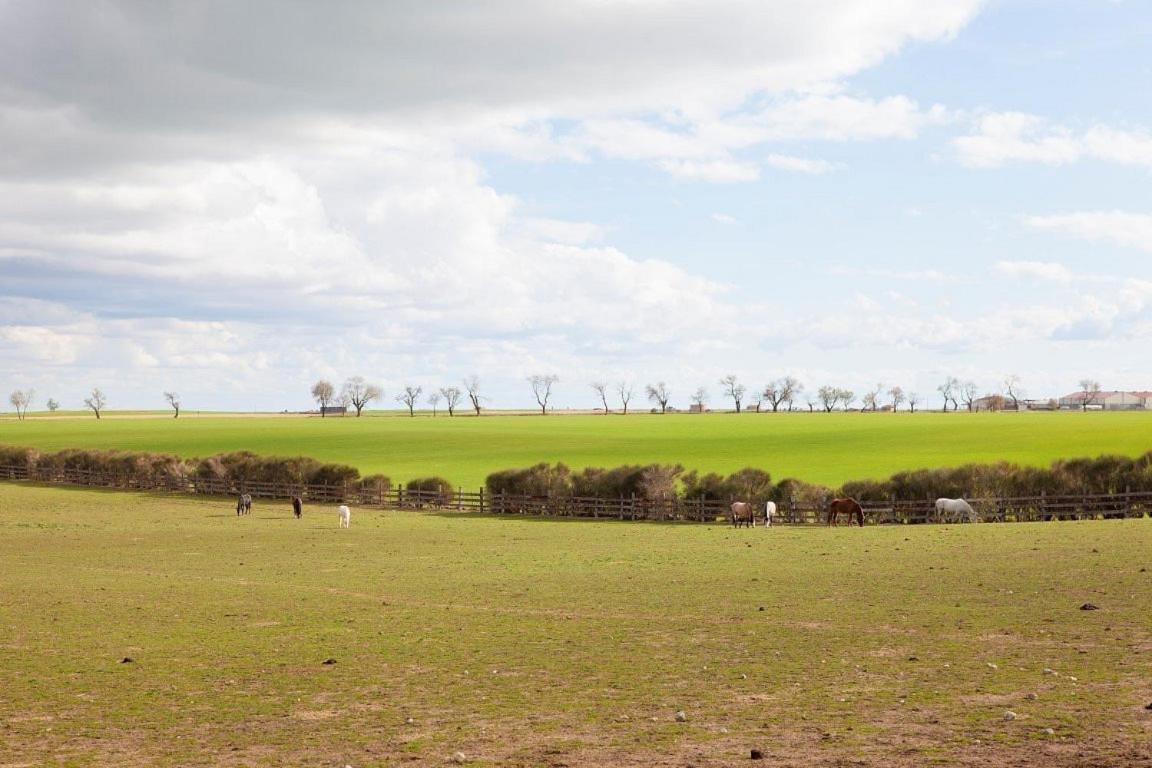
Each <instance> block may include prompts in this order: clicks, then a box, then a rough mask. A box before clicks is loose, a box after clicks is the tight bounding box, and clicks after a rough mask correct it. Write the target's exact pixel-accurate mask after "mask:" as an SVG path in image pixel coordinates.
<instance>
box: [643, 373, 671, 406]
mask: <svg viewBox="0 0 1152 768" xmlns="http://www.w3.org/2000/svg"><path fill="white" fill-rule="evenodd" d="M644 392H645V393H646V394H647V395H648V400H649V402H653V403H658V404H659V405H660V413H667V412H668V401H669V400H670V399H672V390H670V389H668V385H667V384H665V383H664V382H662V381H658V382H656V383H655V384H649V385H648V386H646V387H644Z"/></svg>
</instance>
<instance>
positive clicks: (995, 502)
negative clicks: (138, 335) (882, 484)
mask: <svg viewBox="0 0 1152 768" xmlns="http://www.w3.org/2000/svg"><path fill="white" fill-rule="evenodd" d="M0 480H7V481H24V482H35V483H47V484H57V485H71V486H83V487H86V488H112V489H120V490H137V491H164V492H171V493H186V494H201V495H209V496H230V495H237V494H240V493H248V494H251V495H252V496H253V497H254V498H263V499H288V498H291V497H292V496H295V495H299V496H300V497H301V498H302V499H304V500H305V501H306V502H309V503H313V504H335V503H348V504H357V505H360V506H368V507H379V508H382V509H418V510H433V511H456V512H468V513H478V514H492V515H534V516H544V517H590V518H597V519H612V520H668V521H671V520H685V521H696V522H713V521H716V520H724V519H727V516H728V512H729V507H730V504H731V501H730V500H723V499H690V498H682V497H674V498H668V499H656V500H654V499H644V498H637V497H619V498H596V497H580V496H514V495H510V494H502V493H497V494H492V493H488V492H487V491H485V490H484V489H480V490H479V491H464V490H462V489H461V490H456V491H451V492H443V493H441V492H436V491H408V490H405V489H403V488H393V489H384V488H378V487H377V488H371V487H363V486H361V485H360V484H358V483H349V484H344V485H323V484H296V483H287V482H285V483H268V482H250V481H230V480H223V479H220V478H203V477H195V476H183V475H179V476H177V475H172V476H164V477H160V478H157V477H152V476H148V477H143V478H142V477H140V476H138V475H135V474H132V473H123V474H120V473H115V472H108V471H103V470H87V469H74V468H65V469H60V468H54V467H24V466H0ZM968 502H969V503H970V504H971V505H972V507H973V508H974V509H975V510H976V512H977V514H978V515H979V517H980V519H982V520H985V521H995V522H1005V521H1017V522H1028V521H1036V520H1083V519H1097V518H1123V517H1144V516H1146V515H1152V492H1130V491H1127V490H1125V491H1123V492H1120V493H1113V494H1082V495H1072V496H1067V495H1065V496H1056V495H1053V496H1048V495H1044V494H1041V495H1039V496H1021V497H1011V498H1007V497H1005V498H976V499H968ZM777 506H778V511H777V516H776V518H775V522H777V523H785V524H789V525H812V524H818V523H823V522H824V521H825V509H826V507H825V505H824V504H823V503H816V502H800V501H785V502H781V503H778V505H777ZM861 506H862V507H863V508H864V516H865V519H866V520H867V521H868V522H869V523H875V524H915V523H937V522H954V521H948V520H939V519H937V516H936V508H935V501H934V500H932V499H924V500H922V501H920V500H917V501H906V500H889V501H886V502H875V501H869V502H863V503H862V504H861ZM961 522H962V521H961Z"/></svg>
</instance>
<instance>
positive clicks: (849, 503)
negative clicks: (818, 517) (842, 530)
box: [828, 499, 864, 528]
mask: <svg viewBox="0 0 1152 768" xmlns="http://www.w3.org/2000/svg"><path fill="white" fill-rule="evenodd" d="M840 515H848V525H852V518H856V522H858V523H860V527H861V528H863V527H864V508H863V507H861V506H860V503H859V502H857V501H856V499H833V500H832V503H831V504H829V505H828V525H836V520H837V518H839V517H840Z"/></svg>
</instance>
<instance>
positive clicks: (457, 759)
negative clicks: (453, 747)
mask: <svg viewBox="0 0 1152 768" xmlns="http://www.w3.org/2000/svg"><path fill="white" fill-rule="evenodd" d="M452 762H454V763H465V762H468V756H467V755H465V754H464V753H463V752H456V753H455V754H453V755H452Z"/></svg>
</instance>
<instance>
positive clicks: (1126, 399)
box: [1060, 391, 1152, 411]
mask: <svg viewBox="0 0 1152 768" xmlns="http://www.w3.org/2000/svg"><path fill="white" fill-rule="evenodd" d="M1085 404H1087V409H1088V410H1090V411H1092V410H1094V411H1143V410H1146V409H1147V408H1148V407H1149V405H1150V404H1152V392H1119V391H1109V392H1073V393H1072V394H1070V395H1065V396H1064V397H1062V398H1060V409H1061V410H1078V409H1083V408H1084V407H1085Z"/></svg>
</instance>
